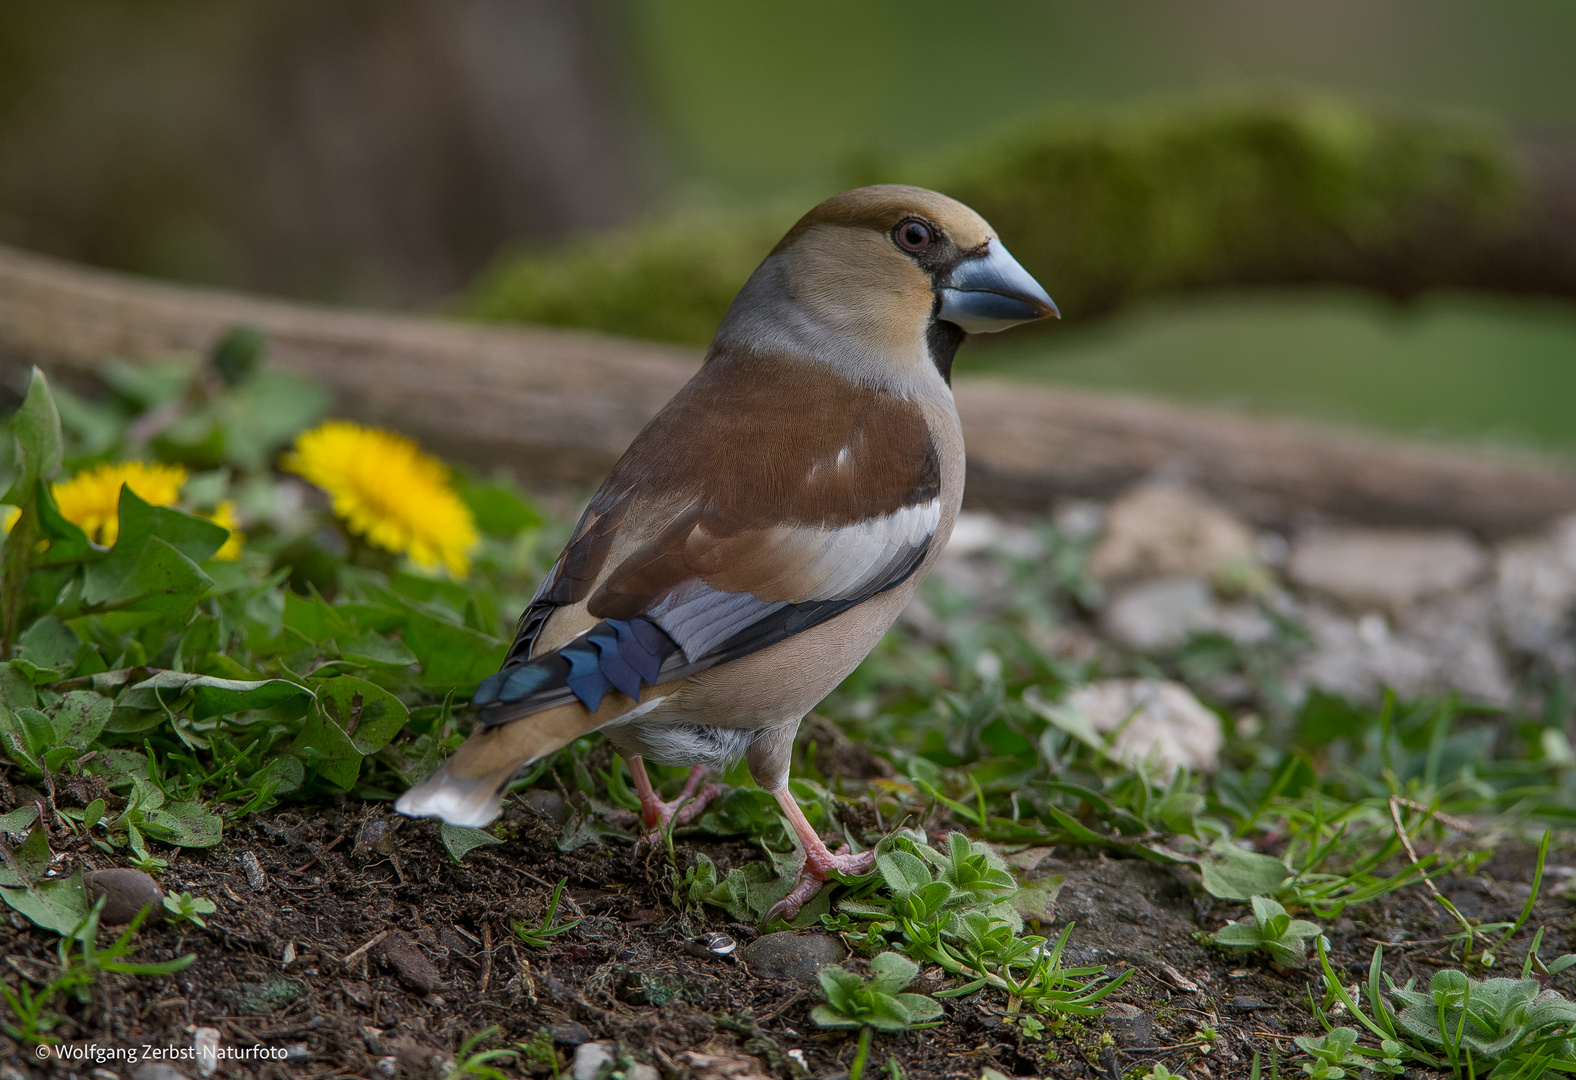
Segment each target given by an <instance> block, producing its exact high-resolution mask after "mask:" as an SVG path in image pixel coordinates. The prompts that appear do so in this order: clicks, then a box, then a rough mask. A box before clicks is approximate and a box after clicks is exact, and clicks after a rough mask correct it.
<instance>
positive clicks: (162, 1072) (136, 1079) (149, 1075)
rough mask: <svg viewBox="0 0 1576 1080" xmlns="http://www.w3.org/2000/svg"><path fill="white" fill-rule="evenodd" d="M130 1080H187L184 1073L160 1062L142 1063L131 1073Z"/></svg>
mask: <svg viewBox="0 0 1576 1080" xmlns="http://www.w3.org/2000/svg"><path fill="white" fill-rule="evenodd" d="M131 1080H188V1077H187V1076H186V1074H185V1073H183V1072H181V1071H180V1070H179V1069H177V1068H176V1067H175V1066H173V1065H167V1064H165V1063H164V1062H162V1061H144V1062H143V1063H142V1064H141V1065H138V1066H137V1067H136V1068H135V1069H133V1070H132V1072H131Z"/></svg>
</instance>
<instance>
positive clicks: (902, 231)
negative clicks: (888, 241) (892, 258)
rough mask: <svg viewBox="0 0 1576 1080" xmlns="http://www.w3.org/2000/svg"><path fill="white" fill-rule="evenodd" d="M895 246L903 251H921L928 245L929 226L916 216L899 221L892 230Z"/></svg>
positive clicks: (929, 236) (929, 238) (930, 236)
mask: <svg viewBox="0 0 1576 1080" xmlns="http://www.w3.org/2000/svg"><path fill="white" fill-rule="evenodd" d="M893 237H894V238H895V239H896V240H897V246H898V247H900V248H902V249H903V250H904V251H912V252H916V253H917V252H921V251H924V250H925V249H926V248H928V247H929V246H930V241H931V239H932V234H931V231H930V226H929V225H926V224H925V223H924V222H923V221H919V220H918V219H916V218H909V219H908V220H907V221H900V222H898V224H897V229H896V230H894V232H893Z"/></svg>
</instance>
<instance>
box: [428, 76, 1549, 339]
mask: <svg viewBox="0 0 1576 1080" xmlns="http://www.w3.org/2000/svg"><path fill="white" fill-rule="evenodd" d="M899 171H902V170H899ZM888 178H896V179H905V180H911V181H913V182H916V183H922V184H925V185H926V186H930V187H934V188H936V189H938V190H941V191H944V192H946V193H947V194H949V195H953V196H955V197H956V198H959V199H961V200H962V201H964V202H966V203H968V204H969V205H971V206H973V207H974V208H975V209H976V210H978V211H979V212H980V213H982V214H983V215H984V216H985V217H986V218H987V219H988V220H989V221H990V222H991V223H992V225H994V226H995V227H996V229H997V231H998V232H999V233H1000V234H1001V236H1002V237H1003V238H1004V239H1005V240H1006V241H1007V243H1008V245H1009V246H1010V247H1011V249H1012V251H1013V253H1014V254H1015V255H1016V256H1017V257H1018V259H1019V260H1020V261H1021V262H1023V263H1024V265H1025V266H1027V267H1028V268H1029V270H1030V271H1031V272H1033V273H1034V274H1035V275H1036V276H1038V277H1039V278H1040V279H1041V281H1042V282H1044V284H1045V285H1046V287H1047V288H1048V289H1049V290H1050V292H1051V295H1052V296H1055V297H1056V299H1057V303H1058V304H1060V305H1061V308H1062V311H1063V313H1064V314H1066V315H1068V316H1070V317H1076V316H1078V315H1085V314H1090V313H1095V312H1100V311H1105V310H1109V309H1112V308H1115V307H1119V306H1121V305H1123V304H1125V303H1128V302H1130V301H1132V300H1134V299H1137V298H1139V297H1142V296H1146V295H1152V294H1155V293H1161V292H1166V291H1170V290H1176V289H1186V288H1196V287H1200V286H1208V285H1214V284H1230V283H1239V282H1264V281H1272V282H1273V281H1298V282H1300V281H1328V280H1337V281H1353V280H1356V281H1358V282H1359V283H1364V284H1369V285H1372V286H1375V287H1379V288H1383V289H1386V290H1389V291H1392V292H1393V291H1407V290H1409V289H1410V288H1412V287H1415V286H1419V285H1426V284H1428V283H1429V281H1428V276H1429V275H1430V274H1436V275H1437V274H1440V273H1448V272H1449V267H1448V259H1441V258H1439V257H1438V253H1439V251H1440V250H1441V244H1443V245H1444V247H1445V249H1447V250H1448V249H1450V245H1451V244H1456V243H1459V242H1460V241H1461V240H1462V239H1463V238H1470V237H1471V236H1472V235H1474V234H1475V233H1477V232H1479V231H1481V230H1485V229H1491V228H1493V227H1495V225H1496V224H1497V223H1498V222H1500V221H1501V220H1503V218H1504V216H1505V215H1506V214H1508V213H1511V212H1513V210H1514V207H1515V204H1516V199H1517V196H1518V190H1519V188H1518V183H1517V180H1516V173H1515V169H1514V167H1513V164H1512V162H1511V160H1510V156H1509V152H1508V149H1507V147H1506V146H1505V145H1504V143H1503V141H1502V140H1501V139H1500V138H1499V137H1498V136H1497V135H1496V134H1494V133H1493V132H1491V131H1488V130H1486V129H1484V128H1483V127H1481V126H1479V125H1477V124H1475V123H1472V122H1469V121H1465V120H1460V119H1446V118H1435V117H1401V116H1386V115H1381V114H1377V113H1374V112H1371V111H1367V110H1364V109H1360V108H1357V107H1354V106H1350V105H1342V104H1337V103H1333V102H1330V101H1323V100H1292V101H1284V102H1228V103H1216V104H1211V105H1208V106H1197V105H1194V106H1190V107H1185V108H1184V107H1170V108H1152V109H1148V110H1143V111H1126V112H1121V113H1114V114H1113V113H1103V114H1098V115H1093V114H1084V115H1076V116H1074V115H1067V114H1062V115H1060V116H1057V117H1051V118H1047V119H1043V120H1041V121H1038V122H1036V123H1034V124H1031V125H1029V126H1027V127H1025V128H1022V129H1020V130H1018V131H1016V132H1014V133H1012V134H1009V135H1007V136H1005V137H1002V138H999V139H997V140H995V141H994V142H992V143H991V144H989V145H987V146H983V147H980V148H977V149H976V150H974V151H973V152H971V153H970V154H968V155H967V156H966V157H965V158H962V159H960V160H958V161H955V162H952V163H949V164H941V165H939V166H932V167H929V168H918V169H909V170H907V171H906V172H905V174H904V175H902V176H892V177H888ZM794 217H795V213H794V208H790V209H785V208H783V207H781V206H771V207H763V208H759V209H756V210H746V211H739V212H735V213H732V214H729V215H714V216H711V217H703V218H702V217H694V216H688V217H676V218H671V219H667V220H663V221H657V222H653V223H648V224H645V225H641V226H638V227H634V228H629V229H624V230H619V231H615V232H612V233H607V234H603V235H601V236H597V237H591V238H587V239H584V240H580V241H578V242H573V243H571V244H568V245H566V246H564V247H562V248H560V249H558V250H555V251H547V252H522V253H518V254H515V255H512V256H509V257H506V258H504V259H503V260H501V261H500V262H499V263H498V264H497V265H496V266H495V267H494V268H493V269H491V270H490V271H489V272H487V273H486V274H485V275H483V277H482V278H481V279H480V280H479V281H478V282H477V284H476V285H475V286H474V288H473V289H472V290H471V292H470V293H469V294H468V296H467V297H466V298H465V299H464V300H463V301H462V303H461V305H460V308H459V310H460V313H461V314H465V315H469V316H472V317H477V318H483V319H495V320H509V321H520V322H536V323H546V324H549V325H556V326H576V327H583V328H586V329H594V330H602V331H605V332H608V333H615V334H622V335H627V336H631V337H643V338H652V339H657V340H665V341H676V342H686V343H693V344H704V343H705V342H707V341H708V340H710V338H711V335H712V333H713V331H714V330H715V329H716V326H717V322H718V320H720V319H721V317H722V314H723V312H724V311H726V310H727V306H728V303H729V301H730V300H731V299H732V298H733V294H734V293H735V292H736V291H737V290H738V288H739V286H740V285H742V284H743V283H744V280H745V279H746V278H747V277H748V276H749V274H750V271H751V270H753V269H754V268H755V266H756V265H757V264H758V263H759V262H760V260H761V259H762V258H763V257H764V256H765V255H766V253H767V252H768V251H770V250H771V248H772V245H773V244H775V243H776V241H777V240H778V239H779V238H780V237H781V236H782V234H783V232H784V231H786V229H787V228H788V226H789V225H790V224H792V222H793V220H794Z"/></svg>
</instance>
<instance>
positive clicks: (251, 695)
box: [122, 671, 312, 720]
mask: <svg viewBox="0 0 1576 1080" xmlns="http://www.w3.org/2000/svg"><path fill="white" fill-rule="evenodd" d="M138 690H153V691H157V692H158V695H159V697H158V700H161V701H164V702H166V703H170V702H173V701H174V700H175V699H176V698H177V697H178V696H179V695H180V694H182V693H184V692H186V691H188V690H189V691H191V694H192V719H193V720H206V719H208V718H209V717H211V716H225V715H228V714H230V713H234V712H240V711H242V710H244V709H271V708H273V707H274V706H275V705H282V704H284V703H285V702H287V701H290V700H291V699H293V698H307V697H311V696H312V691H310V690H308V689H307V688H306V687H304V686H300V685H298V684H296V683H293V682H290V681H288V680H286V679H258V680H246V679H219V678H215V677H214V676H212V675H194V674H192V673H190V672H185V671H161V672H159V673H158V674H156V675H154V676H152V677H151V678H147V679H144V680H143V681H142V682H140V683H137V684H136V685H135V686H133V687H131V688H130V690H129V691H128V692H132V691H138ZM124 702H125V699H124V697H122V703H123V704H124ZM150 704H151V702H150Z"/></svg>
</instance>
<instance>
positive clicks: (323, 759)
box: [290, 709, 361, 791]
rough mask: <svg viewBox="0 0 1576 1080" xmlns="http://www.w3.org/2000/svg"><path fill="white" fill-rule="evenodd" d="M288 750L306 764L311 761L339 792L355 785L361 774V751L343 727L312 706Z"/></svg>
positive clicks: (320, 774) (318, 771)
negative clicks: (326, 718) (312, 708)
mask: <svg viewBox="0 0 1576 1080" xmlns="http://www.w3.org/2000/svg"><path fill="white" fill-rule="evenodd" d="M290 752H291V753H292V754H295V755H296V756H297V757H300V758H302V759H303V760H305V761H306V762H308V763H309V764H314V765H315V766H316V768H317V774H318V775H319V776H321V777H322V778H323V779H324V780H327V781H328V782H329V783H331V784H333V785H334V786H335V787H337V788H339V789H340V790H341V791H349V790H350V789H351V788H353V787H355V786H356V778H357V777H358V776H360V775H361V751H359V750H357V749H356V746H355V744H354V743H352V742H351V741H350V736H348V735H346V734H345V729H344V728H342V727H340V726H339V725H338V724H336V723H334V722H333V721H331V720H325V719H324V718H323V716H322V714H321V713H319V712H318V711H317V710H316V709H314V710H312V712H310V713H309V714H307V720H306V723H305V724H303V725H302V726H301V730H300V732H299V733H298V734H297V735H296V737H295V741H294V742H293V743H291V744H290Z"/></svg>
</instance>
